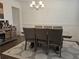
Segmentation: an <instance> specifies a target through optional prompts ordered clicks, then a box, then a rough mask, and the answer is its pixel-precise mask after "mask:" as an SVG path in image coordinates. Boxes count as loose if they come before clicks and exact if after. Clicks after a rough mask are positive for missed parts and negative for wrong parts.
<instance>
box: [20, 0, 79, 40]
mask: <svg viewBox="0 0 79 59" xmlns="http://www.w3.org/2000/svg"><path fill="white" fill-rule="evenodd" d="M31 1H32V0H28V1H27V2H23V3H22V2H21V7H22V27H34V25H38V24H40V25H52V26H53V25H61V26H63V27H64V34H66V35H72V36H73V38H72V40H78V41H79V31H78V30H79V16H78V15H79V1H78V0H42V1H43V2H44V4H45V7H44V8H40V9H39V10H35V9H34V8H30V7H29V4H30V3H31Z"/></svg>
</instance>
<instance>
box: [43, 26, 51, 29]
mask: <svg viewBox="0 0 79 59" xmlns="http://www.w3.org/2000/svg"><path fill="white" fill-rule="evenodd" d="M44 29H52V26H44Z"/></svg>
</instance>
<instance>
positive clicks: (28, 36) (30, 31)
mask: <svg viewBox="0 0 79 59" xmlns="http://www.w3.org/2000/svg"><path fill="white" fill-rule="evenodd" d="M23 31H24V36H25V50H26V47H27V41H29V42H34V48H35V47H36V44H35V42H36V40H35V29H34V28H23Z"/></svg>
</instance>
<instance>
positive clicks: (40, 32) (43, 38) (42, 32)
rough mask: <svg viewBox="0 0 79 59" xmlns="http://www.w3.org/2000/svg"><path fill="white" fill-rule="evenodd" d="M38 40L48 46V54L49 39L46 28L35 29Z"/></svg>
mask: <svg viewBox="0 0 79 59" xmlns="http://www.w3.org/2000/svg"><path fill="white" fill-rule="evenodd" d="M35 33H36V40H37V42H38V43H39V44H42V45H43V46H44V47H45V48H46V54H48V39H47V30H46V29H37V28H36V29H35Z"/></svg>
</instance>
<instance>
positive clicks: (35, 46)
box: [34, 41, 37, 51]
mask: <svg viewBox="0 0 79 59" xmlns="http://www.w3.org/2000/svg"><path fill="white" fill-rule="evenodd" d="M36 50H37V41H35V42H34V51H36Z"/></svg>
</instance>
